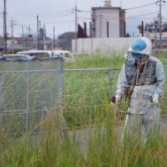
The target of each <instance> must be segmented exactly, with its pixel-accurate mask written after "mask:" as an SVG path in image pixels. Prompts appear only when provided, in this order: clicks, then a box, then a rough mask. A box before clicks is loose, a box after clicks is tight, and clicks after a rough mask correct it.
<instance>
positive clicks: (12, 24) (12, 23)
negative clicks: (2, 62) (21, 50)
mask: <svg viewBox="0 0 167 167" xmlns="http://www.w3.org/2000/svg"><path fill="white" fill-rule="evenodd" d="M14 25H15V24H14V22H13V20H11V31H12V53H14V39H13V27H14Z"/></svg>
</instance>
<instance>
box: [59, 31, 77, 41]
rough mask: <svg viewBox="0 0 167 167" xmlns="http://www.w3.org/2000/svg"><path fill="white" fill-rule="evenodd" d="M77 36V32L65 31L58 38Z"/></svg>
mask: <svg viewBox="0 0 167 167" xmlns="http://www.w3.org/2000/svg"><path fill="white" fill-rule="evenodd" d="M67 38H75V32H65V33H63V34H61V35H59V36H58V39H67Z"/></svg>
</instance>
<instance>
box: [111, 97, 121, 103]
mask: <svg viewBox="0 0 167 167" xmlns="http://www.w3.org/2000/svg"><path fill="white" fill-rule="evenodd" d="M120 99H121V97H120V96H112V97H111V99H110V100H111V102H112V103H113V104H118V102H119V101H120Z"/></svg>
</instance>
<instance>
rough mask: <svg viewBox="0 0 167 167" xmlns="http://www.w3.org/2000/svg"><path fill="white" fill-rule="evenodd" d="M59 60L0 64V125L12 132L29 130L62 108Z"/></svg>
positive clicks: (60, 65)
mask: <svg viewBox="0 0 167 167" xmlns="http://www.w3.org/2000/svg"><path fill="white" fill-rule="evenodd" d="M62 91H63V61H62V59H61V58H54V59H53V58H52V59H49V58H46V59H38V60H33V61H29V62H25V61H17V60H16V61H10V62H8V61H4V60H1V61H0V112H1V113H0V114H1V116H0V125H1V127H5V126H8V125H7V123H8V122H10V125H9V126H10V127H11V128H9V129H10V130H11V131H12V132H14V131H22V132H27V131H28V130H29V129H33V128H34V127H35V126H36V125H37V124H39V122H40V120H41V119H43V118H44V117H45V115H47V113H48V112H50V111H51V110H52V111H55V112H56V111H58V109H59V108H60V107H61V106H62Z"/></svg>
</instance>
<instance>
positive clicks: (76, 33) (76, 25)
mask: <svg viewBox="0 0 167 167" xmlns="http://www.w3.org/2000/svg"><path fill="white" fill-rule="evenodd" d="M77 36H78V23H77V1H76V5H75V53H77Z"/></svg>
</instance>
